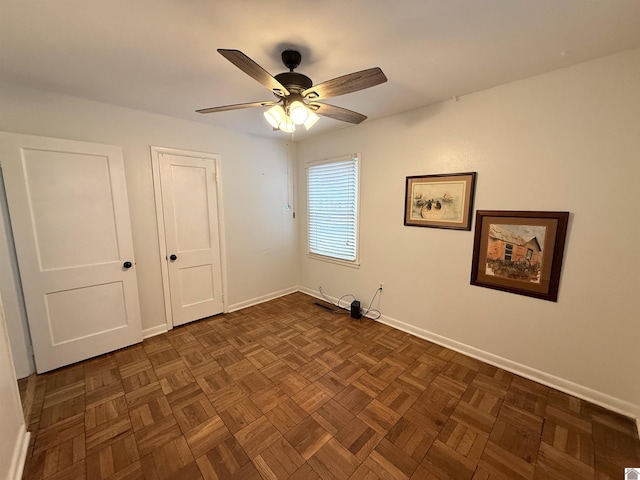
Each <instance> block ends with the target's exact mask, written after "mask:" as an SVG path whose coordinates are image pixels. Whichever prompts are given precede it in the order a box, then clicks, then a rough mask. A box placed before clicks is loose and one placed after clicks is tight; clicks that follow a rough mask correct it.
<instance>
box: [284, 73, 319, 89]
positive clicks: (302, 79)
mask: <svg viewBox="0 0 640 480" xmlns="http://www.w3.org/2000/svg"><path fill="white" fill-rule="evenodd" d="M275 78H276V80H277V81H278V82H280V83H281V84H282V85H283V86H284V87H286V89H287V90H289V91H290V92H295V93H300V92H302V91H304V90H306V89H307V88H311V87H312V86H313V82H312V81H311V79H310V78H309V77H307V76H306V75H303V74H301V73H298V72H284V73H279V74H278V75H276V77H275Z"/></svg>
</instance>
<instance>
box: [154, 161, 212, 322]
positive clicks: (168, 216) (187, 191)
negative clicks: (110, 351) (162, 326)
mask: <svg viewBox="0 0 640 480" xmlns="http://www.w3.org/2000/svg"><path fill="white" fill-rule="evenodd" d="M154 155H157V159H158V166H159V176H160V190H161V197H162V200H161V203H162V214H163V218H162V223H163V224H164V236H165V245H166V262H167V263H166V265H167V275H168V281H169V296H170V305H169V308H170V309H171V312H170V316H171V319H172V324H173V326H178V325H183V324H185V323H187V322H191V321H193V320H198V319H200V318H205V317H209V316H211V315H216V314H219V313H222V311H223V296H222V268H221V267H222V265H221V253H220V234H219V217H218V195H217V181H216V161H215V158H202V157H196V156H190V155H179V154H172V153H168V152H166V151H164V152H160V151H158V150H154Z"/></svg>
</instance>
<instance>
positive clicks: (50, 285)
mask: <svg viewBox="0 0 640 480" xmlns="http://www.w3.org/2000/svg"><path fill="white" fill-rule="evenodd" d="M0 162H1V163H2V168H3V173H4V179H5V184H6V185H5V186H6V191H7V201H8V204H9V214H10V216H11V225H12V228H13V235H14V239H15V245H16V252H17V256H18V265H19V268H20V276H21V279H22V287H23V291H24V297H25V304H26V309H27V316H28V318H29V329H30V331H31V339H32V342H33V349H34V355H35V360H36V368H37V371H38V373H42V372H46V371H49V370H52V369H54V368H58V367H61V366H64V365H68V364H71V363H74V362H77V361H80V360H84V359H87V358H90V357H94V356H97V355H101V354H103V353H106V352H110V351H113V350H116V349H119V348H122V347H125V346H127V345H131V344H133V343H136V342H140V341H141V340H142V330H141V325H140V308H139V300H138V287H137V282H136V267H135V260H134V258H133V243H132V238H131V223H130V219H129V207H128V203H127V191H126V185H125V176H124V164H123V158H122V150H121V149H120V148H119V147H115V146H110V145H101V144H93V143H85V142H75V141H69V140H59V139H52V138H44V137H35V136H29V135H18V134H12V133H0Z"/></svg>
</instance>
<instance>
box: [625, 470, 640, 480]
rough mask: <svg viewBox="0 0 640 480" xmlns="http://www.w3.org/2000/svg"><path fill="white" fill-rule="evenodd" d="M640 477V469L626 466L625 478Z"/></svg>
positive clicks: (630, 479) (633, 478) (634, 478)
mask: <svg viewBox="0 0 640 480" xmlns="http://www.w3.org/2000/svg"><path fill="white" fill-rule="evenodd" d="M638 479H640V469H635V468H625V469H624V480H638Z"/></svg>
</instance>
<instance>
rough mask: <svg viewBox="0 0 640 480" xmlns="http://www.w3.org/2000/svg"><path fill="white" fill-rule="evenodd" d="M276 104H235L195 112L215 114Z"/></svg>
mask: <svg viewBox="0 0 640 480" xmlns="http://www.w3.org/2000/svg"><path fill="white" fill-rule="evenodd" d="M276 103H277V102H268V101H267V102H251V103H237V104H235V105H224V106H222V107H209V108H201V109H200V110H196V112H198V113H215V112H226V111H227V110H240V109H241V108H251V107H270V106H272V105H275V104H276Z"/></svg>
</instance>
